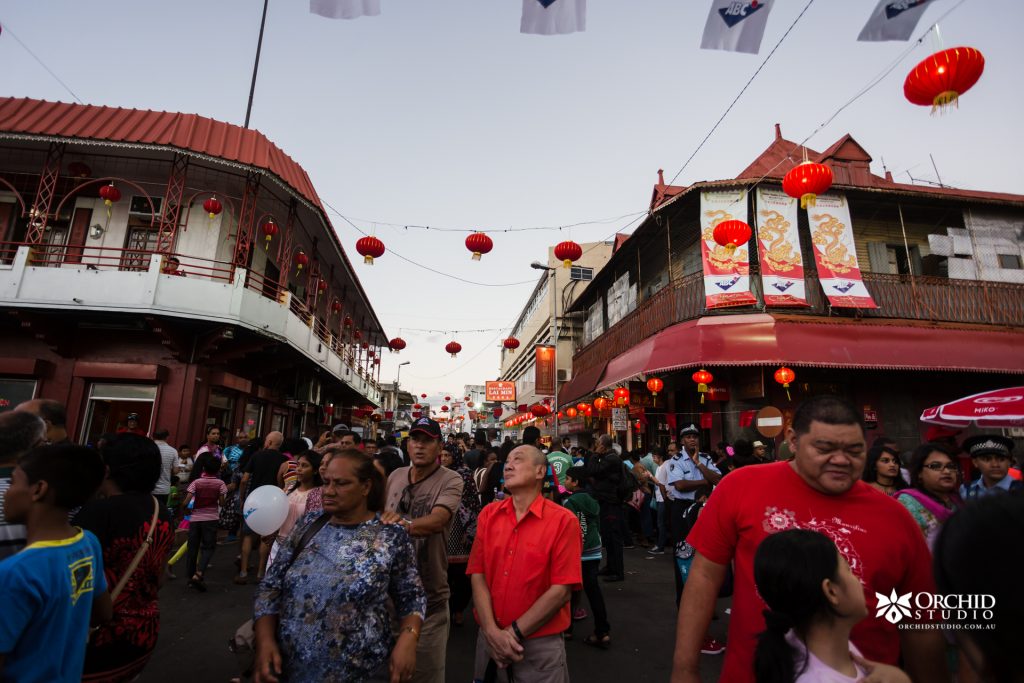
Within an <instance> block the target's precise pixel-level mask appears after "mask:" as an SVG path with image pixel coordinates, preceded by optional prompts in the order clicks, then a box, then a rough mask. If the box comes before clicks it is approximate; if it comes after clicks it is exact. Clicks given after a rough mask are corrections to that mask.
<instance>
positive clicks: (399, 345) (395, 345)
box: [388, 337, 406, 353]
mask: <svg viewBox="0 0 1024 683" xmlns="http://www.w3.org/2000/svg"><path fill="white" fill-rule="evenodd" d="M388 347H390V348H391V350H392V351H394V352H395V353H401V351H402V349H404V348H405V347H406V344H405V340H404V339H402V338H401V337H395V338H394V339H392V340H391V341H389V342H388Z"/></svg>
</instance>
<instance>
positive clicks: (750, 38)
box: [700, 0, 775, 54]
mask: <svg viewBox="0 0 1024 683" xmlns="http://www.w3.org/2000/svg"><path fill="white" fill-rule="evenodd" d="M774 4H775V0H713V2H712V3H711V11H710V12H709V13H708V21H707V23H706V24H704V38H703V39H702V40H701V41H700V47H701V49H702V50H729V51H731V52H748V53H750V54H757V51H758V50H760V49H761V38H762V37H764V29H765V27H766V26H767V25H768V13H769V12H771V11H772V5H774Z"/></svg>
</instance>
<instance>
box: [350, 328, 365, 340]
mask: <svg viewBox="0 0 1024 683" xmlns="http://www.w3.org/2000/svg"><path fill="white" fill-rule="evenodd" d="M352 338H353V339H362V338H363V333H362V332H360V331H359V330H356V331H355V332H353V333H352Z"/></svg>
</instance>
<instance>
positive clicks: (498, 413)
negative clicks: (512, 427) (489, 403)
mask: <svg viewBox="0 0 1024 683" xmlns="http://www.w3.org/2000/svg"><path fill="white" fill-rule="evenodd" d="M504 412H505V409H504V408H502V407H501V406H498V407H497V408H495V409H494V410H492V411H491V415H494V419H495V420H497V419H498V418H499V417H501V416H502V414H503V413H504Z"/></svg>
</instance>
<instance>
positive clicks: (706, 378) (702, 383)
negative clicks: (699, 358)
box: [693, 368, 715, 403]
mask: <svg viewBox="0 0 1024 683" xmlns="http://www.w3.org/2000/svg"><path fill="white" fill-rule="evenodd" d="M714 379H715V376H714V375H712V374H711V373H710V372H708V371H707V370H705V369H704V368H701V369H700V370H698V371H697V372H695V373H693V381H694V382H696V383H697V392H698V393H699V394H700V402H701V403H704V394H706V393H708V385H709V384H711V382H713V381H714Z"/></svg>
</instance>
